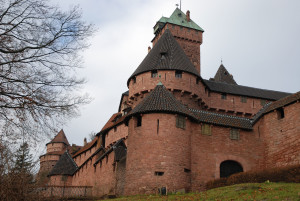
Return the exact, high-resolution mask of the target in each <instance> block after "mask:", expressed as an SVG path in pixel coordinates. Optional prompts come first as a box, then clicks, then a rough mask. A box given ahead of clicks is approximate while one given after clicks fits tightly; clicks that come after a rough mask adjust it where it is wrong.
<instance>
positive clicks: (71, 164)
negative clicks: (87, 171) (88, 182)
mask: <svg viewBox="0 0 300 201" xmlns="http://www.w3.org/2000/svg"><path fill="white" fill-rule="evenodd" d="M76 169H77V165H76V163H75V161H74V160H73V158H72V157H71V156H70V154H69V153H68V152H67V151H66V152H65V153H64V154H63V155H61V157H60V158H59V160H58V161H57V163H56V164H55V166H54V167H53V169H52V170H51V172H50V173H49V176H53V175H70V176H71V175H73V174H74V172H75V171H76Z"/></svg>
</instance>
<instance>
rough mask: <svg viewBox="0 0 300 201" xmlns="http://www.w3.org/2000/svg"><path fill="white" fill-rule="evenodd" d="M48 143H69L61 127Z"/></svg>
mask: <svg viewBox="0 0 300 201" xmlns="http://www.w3.org/2000/svg"><path fill="white" fill-rule="evenodd" d="M50 143H64V144H66V145H70V144H69V142H68V139H67V137H66V135H65V132H64V130H63V129H61V130H60V131H59V132H58V134H57V135H56V136H55V137H54V138H53V139H52V140H51V142H50Z"/></svg>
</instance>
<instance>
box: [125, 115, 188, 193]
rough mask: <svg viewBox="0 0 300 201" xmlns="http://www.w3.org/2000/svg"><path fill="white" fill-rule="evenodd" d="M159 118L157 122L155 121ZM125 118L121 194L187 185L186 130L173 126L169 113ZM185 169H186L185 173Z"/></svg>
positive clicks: (173, 119) (180, 187) (172, 117)
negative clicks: (138, 123)
mask: <svg viewBox="0 0 300 201" xmlns="http://www.w3.org/2000/svg"><path fill="white" fill-rule="evenodd" d="M158 121H159V123H158ZM136 125H137V121H136V118H133V119H131V120H130V121H129V135H128V149H127V165H126V186H125V194H127V195H129V194H151V193H155V192H156V190H157V188H160V187H167V189H168V191H176V190H180V189H181V190H182V189H185V190H188V189H189V188H190V172H189V170H190V168H191V167H190V165H191V160H190V155H191V154H190V151H191V150H190V143H191V142H190V132H191V126H190V123H189V121H186V128H185V129H182V128H177V127H176V116H175V115H173V114H144V115H143V116H142V125H141V126H140V127H137V126H136ZM185 169H186V172H185Z"/></svg>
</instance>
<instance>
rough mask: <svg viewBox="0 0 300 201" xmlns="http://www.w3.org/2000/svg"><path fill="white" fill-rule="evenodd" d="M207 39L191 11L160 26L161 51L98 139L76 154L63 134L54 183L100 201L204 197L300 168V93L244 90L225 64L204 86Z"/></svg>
mask: <svg viewBox="0 0 300 201" xmlns="http://www.w3.org/2000/svg"><path fill="white" fill-rule="evenodd" d="M203 32H204V30H203V29H202V28H201V27H200V26H198V25H197V24H196V23H195V22H194V21H193V20H192V19H191V18H190V12H189V11H187V12H186V13H183V12H182V11H181V10H180V9H178V8H176V9H175V11H174V12H173V14H172V15H171V16H170V17H169V18H167V17H162V18H161V19H159V21H158V22H157V23H156V24H155V26H154V34H155V36H154V38H153V40H152V43H153V48H152V49H151V48H150V47H149V48H148V51H149V52H148V54H147V56H146V57H145V58H144V60H143V61H142V62H141V64H140V65H139V66H138V67H137V69H136V70H135V71H134V72H133V74H132V75H131V76H130V77H129V78H128V82H127V86H128V88H129V90H128V91H126V92H124V93H123V94H122V95H121V100H120V104H119V109H118V113H115V114H113V115H112V116H111V118H110V119H109V120H108V121H107V123H106V124H105V126H104V127H103V128H102V130H101V131H100V132H99V133H97V135H96V137H95V138H94V140H92V141H91V142H86V140H85V142H84V145H83V146H82V147H79V146H70V144H69V142H68V140H67V138H66V136H65V134H64V132H63V130H61V131H60V132H59V133H58V134H57V135H56V136H55V138H54V139H53V140H52V141H51V142H49V143H48V144H47V145H46V146H47V153H46V154H44V155H42V156H41V157H40V175H47V176H48V177H47V178H48V179H47V181H46V182H47V185H49V186H73V187H74V186H90V187H91V188H92V193H93V195H95V196H101V195H107V194H115V195H130V194H144V193H148V194H150V193H155V192H157V190H158V189H160V188H162V187H165V188H167V190H168V191H171V192H176V191H198V190H201V189H203V187H204V185H205V183H206V182H207V181H209V180H213V179H217V178H220V177H228V176H230V175H232V174H234V173H237V172H246V171H250V170H263V169H267V168H271V167H283V166H286V165H293V164H300V103H299V101H300V92H298V93H295V94H289V93H283V92H278V91H271V90H264V89H257V88H252V87H246V86H241V85H238V84H237V83H236V81H235V80H234V78H233V76H232V75H231V74H230V73H229V72H228V71H227V69H226V68H225V67H224V65H223V64H221V66H220V67H219V69H218V71H217V73H216V75H215V76H214V78H211V79H209V80H207V79H204V78H202V77H201V74H200V73H201V62H200V46H201V44H202V40H203Z"/></svg>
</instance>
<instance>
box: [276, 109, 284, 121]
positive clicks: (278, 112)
mask: <svg viewBox="0 0 300 201" xmlns="http://www.w3.org/2000/svg"><path fill="white" fill-rule="evenodd" d="M277 117H278V119H283V118H284V110H283V108H282V107H281V108H278V109H277Z"/></svg>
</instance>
